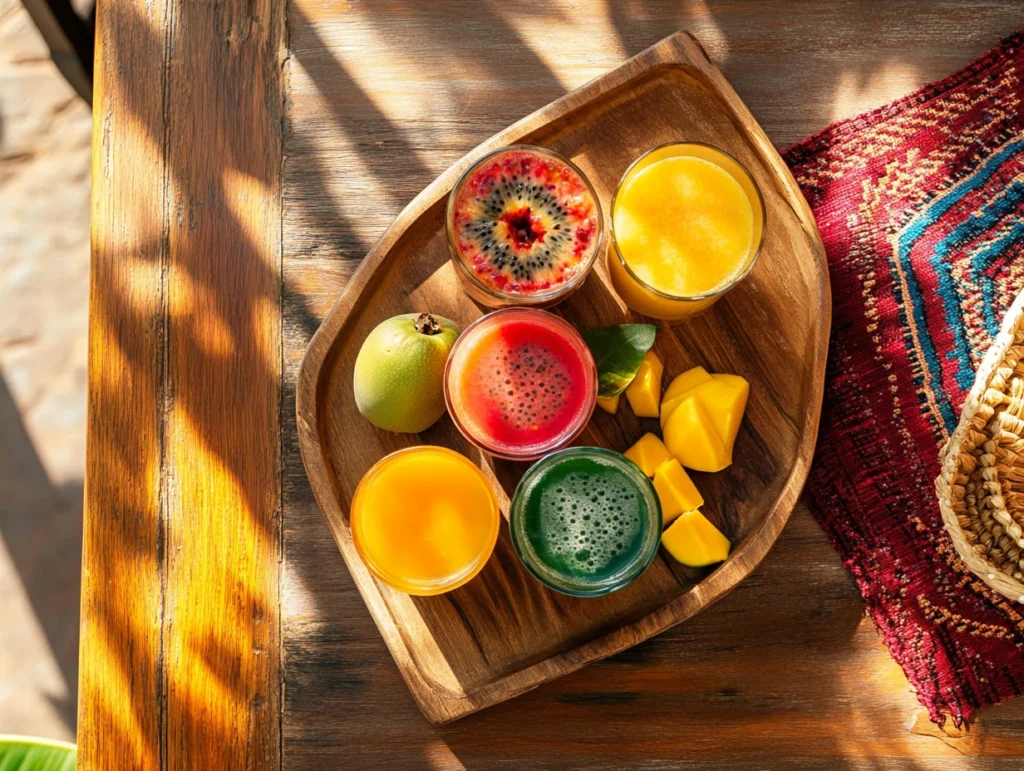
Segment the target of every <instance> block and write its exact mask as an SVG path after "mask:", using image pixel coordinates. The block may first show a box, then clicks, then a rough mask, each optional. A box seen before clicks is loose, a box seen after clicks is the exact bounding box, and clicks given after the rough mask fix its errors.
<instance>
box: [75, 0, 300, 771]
mask: <svg viewBox="0 0 1024 771" xmlns="http://www.w3.org/2000/svg"><path fill="white" fill-rule="evenodd" d="M283 11H284V8H283V5H282V4H280V3H278V2H273V1H272V0H264V1H263V2H258V3H254V4H251V3H241V2H225V3H217V4H192V3H179V2H177V0H167V1H166V2H165V3H163V4H159V3H158V4H157V5H156V7H155V9H152V10H151V9H150V5H149V4H146V3H142V2H139V3H122V4H117V5H109V6H107V5H104V6H102V9H101V15H100V19H99V26H100V41H101V44H100V50H101V55H100V59H99V62H98V65H99V66H98V77H97V82H98V88H97V95H98V100H97V107H98V110H97V118H96V155H95V160H94V169H95V170H96V174H97V180H98V183H99V184H98V186H97V188H96V191H95V208H94V223H95V225H94V253H93V288H92V306H91V311H90V312H91V314H92V325H91V353H90V365H91V369H90V412H89V420H90V437H89V442H90V446H89V459H88V479H87V494H86V499H87V504H86V534H87V535H86V544H85V562H86V580H85V587H84V590H83V597H84V599H83V646H82V672H83V675H82V691H81V700H82V701H81V703H82V716H83V717H82V724H81V726H80V735H81V737H82V753H81V764H82V767H84V768H104V769H106V768H180V769H194V768H225V769H226V768H274V767H278V766H279V765H280V745H281V742H280V688H281V682H280V637H279V632H280V625H279V597H278V586H279V570H280V544H281V530H280V528H281V518H280V486H281V466H280V447H281V440H280V430H279V427H280V418H281V415H280V410H281V390H280V389H281V371H282V366H283V363H282V348H281V340H282V315H281V270H280V268H281V264H280V263H281V219H280V216H281V197H280V189H281V188H280V170H281V105H282V96H283V95H282V92H281V79H280V70H281V60H282V57H283V51H284V49H283V34H284V25H283ZM150 13H152V14H153V15H152V16H151V15H149V14H150Z"/></svg>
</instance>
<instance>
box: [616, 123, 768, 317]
mask: <svg viewBox="0 0 1024 771" xmlns="http://www.w3.org/2000/svg"><path fill="white" fill-rule="evenodd" d="M611 221H612V222H611V248H610V249H609V250H608V272H609V274H610V276H611V279H612V285H613V286H614V287H615V291H616V292H618V294H619V296H620V297H621V298H622V299H623V300H624V301H625V303H626V305H628V306H629V307H630V308H632V309H633V310H634V311H636V312H637V313H641V314H643V315H645V316H651V317H652V318H656V319H664V320H668V321H678V320H681V319H685V318H689V317H691V316H694V315H696V314H698V313H700V312H702V311H704V310H706V309H707V308H709V307H711V306H712V305H713V304H714V303H715V302H716V301H717V300H718V299H719V298H720V297H721V296H722V295H724V294H725V293H726V292H728V291H729V290H730V289H732V288H733V287H734V286H736V285H737V284H738V283H739V282H740V281H742V280H743V278H744V277H745V276H746V275H747V274H748V273H749V272H750V270H751V269H752V268H753V267H754V263H755V262H756V261H757V256H758V254H759V253H760V251H761V244H762V241H763V239H764V230H765V212H764V199H763V198H762V197H761V191H760V190H759V189H758V187H757V184H756V183H755V182H754V179H753V177H751V176H750V173H749V172H748V171H747V170H746V169H745V168H744V167H743V165H742V164H741V163H740V162H739V161H737V160H736V159H735V158H733V157H732V156H731V155H729V154H728V153H726V152H725V151H724V150H720V149H718V148H717V147H713V146H711V145H707V144H703V143H700V142H672V143H670V144H666V145H661V146H660V147H655V148H653V149H652V150H648V151H647V152H646V153H644V154H643V155H641V156H640V157H639V158H637V159H636V160H635V161H634V162H633V164H632V165H631V166H630V167H629V168H628V169H626V173H625V174H623V176H622V180H621V181H620V182H619V186H618V188H617V189H616V191H615V195H614V197H613V198H612V215H611Z"/></svg>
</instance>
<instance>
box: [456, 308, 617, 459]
mask: <svg viewBox="0 0 1024 771" xmlns="http://www.w3.org/2000/svg"><path fill="white" fill-rule="evenodd" d="M597 388H598V382H597V366H596V365H595V364H594V358H593V356H592V355H591V353H590V349H588V348H587V344H586V343H585V342H584V341H583V338H582V337H581V336H580V333H579V332H577V331H576V329H575V328H574V327H572V325H570V324H569V323H568V322H566V321H564V320H563V319H561V318H559V317H558V316H555V315H554V314H551V313H548V312H547V311H542V310H538V309H535V308H505V309H503V310H498V311H494V312H493V313H489V314H487V315H486V316H482V317H481V318H479V319H477V320H476V321H475V322H473V323H472V324H470V325H469V326H468V327H466V329H465V331H464V332H463V333H462V335H460V337H459V339H458V340H457V341H456V342H455V345H454V346H453V347H452V351H451V354H450V355H449V356H448V364H447V366H446V367H445V376H444V398H445V402H446V403H447V405H448V412H449V414H450V415H451V417H452V421H453V422H454V423H455V425H456V427H458V429H459V431H460V432H462V435H463V436H465V437H466V438H467V439H468V440H469V441H470V442H472V443H473V444H474V445H476V446H477V447H479V448H480V449H482V450H484V451H485V452H487V453H489V454H490V455H493V456H495V457H498V458H504V459H507V460H536V459H537V458H539V457H541V456H542V455H545V454H547V453H549V452H551V451H553V450H556V449H558V448H560V447H564V446H565V445H567V444H569V442H571V441H572V440H573V439H575V438H576V437H577V436H578V435H579V434H580V432H581V431H582V430H583V428H584V427H585V426H586V425H587V421H589V420H590V416H591V415H593V413H594V406H595V404H596V403H597Z"/></svg>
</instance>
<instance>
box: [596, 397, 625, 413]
mask: <svg viewBox="0 0 1024 771" xmlns="http://www.w3.org/2000/svg"><path fill="white" fill-rule="evenodd" d="M621 398H622V394H615V396H598V397H597V406H598V407H600V408H601V409H602V410H604V411H605V412H607V413H608V414H609V415H614V414H615V413H616V412H618V411H619V399H621Z"/></svg>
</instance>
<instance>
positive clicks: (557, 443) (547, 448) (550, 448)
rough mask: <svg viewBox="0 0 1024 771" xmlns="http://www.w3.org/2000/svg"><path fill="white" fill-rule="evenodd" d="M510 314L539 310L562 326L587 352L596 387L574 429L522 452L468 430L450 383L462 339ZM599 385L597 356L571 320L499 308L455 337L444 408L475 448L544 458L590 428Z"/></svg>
mask: <svg viewBox="0 0 1024 771" xmlns="http://www.w3.org/2000/svg"><path fill="white" fill-rule="evenodd" d="M511 313H526V314H528V315H533V314H538V313H539V314H543V315H542V318H544V319H546V320H547V321H546V322H545V323H554V324H555V325H556V326H558V327H559V329H560V330H561V331H564V332H566V333H567V337H568V338H569V340H570V342H571V344H572V347H573V348H575V349H578V350H579V351H580V352H581V353H583V354H584V368H585V369H586V371H587V372H588V373H589V376H590V379H591V380H592V381H593V388H591V389H590V393H589V395H588V397H587V406H586V409H584V410H583V411H582V412H581V413H580V415H579V418H578V420H577V423H578V425H577V424H570V425H571V429H567V430H566V431H565V432H563V433H562V434H560V435H559V436H558V437H556V439H555V440H554V441H553V443H547V444H544V445H541V446H539V447H534V448H531V449H530V450H529V452H523V453H514V452H508V450H510V449H511V448H508V447H505V448H504V449H502V448H498V447H494V446H493V445H492V444H490V443H488V442H486V441H484V439H483V438H482V437H479V436H474V435H473V433H472V432H471V431H470V430H469V429H468V427H467V426H466V425H465V424H464V423H463V421H462V420H460V418H459V415H458V410H456V409H454V408H453V404H452V395H451V391H452V390H453V389H452V388H451V386H450V385H449V382H450V380H451V371H452V362H454V361H455V355H456V353H457V352H458V350H459V348H460V346H461V345H462V343H463V341H464V340H466V339H468V338H469V337H470V333H471V332H473V331H475V330H476V329H477V328H478V327H480V326H482V325H483V324H484V323H485V322H487V321H489V320H491V319H493V318H494V317H496V316H501V315H506V314H511ZM599 387H600V383H599V382H598V375H597V363H596V362H595V361H594V355H593V354H592V353H591V352H590V348H589V347H588V346H587V343H586V341H585V340H584V339H583V336H582V335H581V334H580V333H579V330H578V329H576V327H574V326H573V325H572V324H570V323H569V322H568V321H566V320H565V319H563V318H562V317H561V316H557V315H555V314H554V313H551V312H550V311H547V310H544V309H543V308H524V307H521V306H516V307H513V308H499V309H498V310H495V311H491V312H490V313H485V314H484V315H483V316H481V317H480V318H478V319H476V320H475V321H474V322H472V323H471V324H470V325H469V326H467V327H466V328H465V329H464V330H462V334H460V335H459V336H458V338H457V339H456V340H455V344H454V345H452V349H451V351H450V352H449V354H448V361H446V362H445V365H444V403H445V407H446V408H447V409H448V415H449V416H451V419H452V423H454V424H455V427H456V428H457V429H458V430H459V433H460V434H462V436H463V437H464V438H465V439H466V440H467V441H468V442H469V443H470V444H472V445H473V446H474V447H477V448H479V449H481V450H483V451H484V452H486V453H487V454H488V455H490V456H492V457H495V458H500V459H502V460H512V461H532V460H537V459H539V458H542V457H544V456H545V455H547V454H548V453H551V452H555V451H557V450H559V449H561V448H564V447H565V445H567V444H569V443H570V442H571V441H573V440H574V439H575V438H576V437H578V436H579V435H580V434H581V433H583V429H585V428H586V427H587V424H588V423H589V422H590V418H591V417H593V415H594V410H595V409H596V408H597V393H598V389H599Z"/></svg>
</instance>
